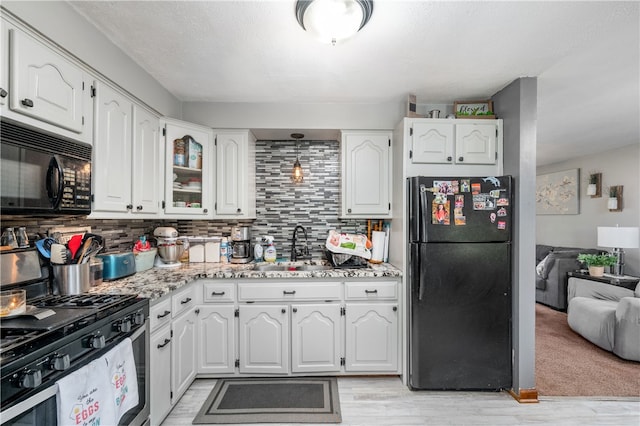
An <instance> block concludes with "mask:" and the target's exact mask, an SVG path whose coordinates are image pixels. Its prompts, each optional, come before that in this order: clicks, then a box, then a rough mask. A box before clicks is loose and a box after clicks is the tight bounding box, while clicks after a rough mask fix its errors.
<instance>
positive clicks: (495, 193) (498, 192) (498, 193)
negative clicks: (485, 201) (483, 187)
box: [489, 189, 504, 198]
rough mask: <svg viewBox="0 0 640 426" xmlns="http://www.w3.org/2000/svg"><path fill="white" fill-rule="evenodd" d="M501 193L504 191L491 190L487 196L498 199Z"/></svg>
mask: <svg viewBox="0 0 640 426" xmlns="http://www.w3.org/2000/svg"><path fill="white" fill-rule="evenodd" d="M502 191H504V189H492V190H491V191H489V195H491V197H492V198H500V192H502Z"/></svg>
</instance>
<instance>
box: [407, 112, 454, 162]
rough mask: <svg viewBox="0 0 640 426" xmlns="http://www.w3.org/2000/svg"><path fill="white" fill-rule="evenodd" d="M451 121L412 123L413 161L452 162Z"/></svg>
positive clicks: (452, 132)
mask: <svg viewBox="0 0 640 426" xmlns="http://www.w3.org/2000/svg"><path fill="white" fill-rule="evenodd" d="M453 126H454V125H453V123H424V122H423V123H419V122H416V123H414V124H413V144H412V148H411V151H412V157H411V161H412V162H413V163H439V164H447V163H448V164H453V141H454V139H453V134H454V131H453V129H454V127H453Z"/></svg>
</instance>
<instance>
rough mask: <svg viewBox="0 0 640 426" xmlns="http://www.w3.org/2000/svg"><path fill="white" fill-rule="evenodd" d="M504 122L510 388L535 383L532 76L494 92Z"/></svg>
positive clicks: (525, 387)
mask: <svg viewBox="0 0 640 426" xmlns="http://www.w3.org/2000/svg"><path fill="white" fill-rule="evenodd" d="M492 99H493V104H494V109H495V112H496V114H497V116H498V117H500V118H502V119H503V124H504V173H505V175H511V176H513V177H514V187H515V202H516V204H515V208H514V218H513V221H514V226H513V260H512V266H513V271H512V276H513V295H512V298H513V299H512V300H513V304H512V306H513V314H512V318H513V325H512V327H513V336H512V346H513V391H514V392H515V393H516V394H518V395H519V394H520V391H521V390H529V389H533V388H535V262H534V259H535V223H536V222H535V174H536V171H535V167H536V117H537V80H536V79H535V78H520V79H518V80H515V81H514V82H512V83H511V84H509V85H508V86H507V87H505V88H504V89H502V90H501V91H500V92H498V93H496V94H495V95H494V96H493V98H492Z"/></svg>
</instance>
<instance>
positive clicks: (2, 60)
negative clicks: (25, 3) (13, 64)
mask: <svg viewBox="0 0 640 426" xmlns="http://www.w3.org/2000/svg"><path fill="white" fill-rule="evenodd" d="M13 29H14V27H13V26H12V25H11V24H9V22H7V21H6V20H5V19H4V18H2V19H0V112H1V113H2V115H3V116H5V112H6V109H7V105H8V103H9V31H11V30H13Z"/></svg>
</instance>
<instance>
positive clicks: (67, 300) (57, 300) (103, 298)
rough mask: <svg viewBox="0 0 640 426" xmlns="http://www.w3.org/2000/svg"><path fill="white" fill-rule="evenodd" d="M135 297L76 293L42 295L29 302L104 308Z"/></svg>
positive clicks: (40, 304) (49, 305) (58, 306)
mask: <svg viewBox="0 0 640 426" xmlns="http://www.w3.org/2000/svg"><path fill="white" fill-rule="evenodd" d="M135 298H136V296H134V295H128V294H78V295H68V296H44V297H40V298H38V299H35V300H33V301H30V304H32V305H34V306H37V307H40V308H46V307H56V308H63V307H64V308H75V307H77V308H86V307H95V308H106V307H109V306H111V305H116V304H119V303H122V302H126V301H128V300H131V299H135Z"/></svg>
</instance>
